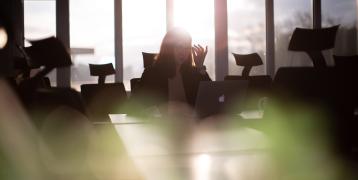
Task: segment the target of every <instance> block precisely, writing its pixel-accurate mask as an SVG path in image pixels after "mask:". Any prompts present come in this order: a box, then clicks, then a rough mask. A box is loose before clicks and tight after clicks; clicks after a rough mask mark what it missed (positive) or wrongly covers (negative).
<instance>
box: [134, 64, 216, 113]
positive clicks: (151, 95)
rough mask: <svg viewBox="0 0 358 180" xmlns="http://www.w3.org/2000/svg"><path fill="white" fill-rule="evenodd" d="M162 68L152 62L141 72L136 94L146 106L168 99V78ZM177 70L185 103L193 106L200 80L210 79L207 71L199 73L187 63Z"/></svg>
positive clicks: (158, 103) (165, 101)
mask: <svg viewBox="0 0 358 180" xmlns="http://www.w3.org/2000/svg"><path fill="white" fill-rule="evenodd" d="M162 69H163V68H159V67H158V66H156V64H153V65H151V66H149V67H147V68H146V69H145V70H144V72H143V74H142V78H141V82H140V85H139V88H138V91H137V93H136V96H137V97H141V98H142V100H143V99H145V100H146V101H145V105H146V106H153V105H160V104H163V103H167V102H168V100H169V87H168V84H169V82H168V81H169V78H168V76H166V75H165V72H163V71H162ZM179 72H180V74H181V76H182V81H183V88H184V92H185V96H186V100H187V103H188V104H189V105H191V106H194V105H195V100H196V95H197V91H198V88H199V83H200V81H211V79H210V77H209V75H208V74H207V73H205V74H201V73H200V71H199V69H198V68H196V67H193V66H191V65H189V64H183V65H182V66H181V67H180V71H179ZM142 105H144V104H142Z"/></svg>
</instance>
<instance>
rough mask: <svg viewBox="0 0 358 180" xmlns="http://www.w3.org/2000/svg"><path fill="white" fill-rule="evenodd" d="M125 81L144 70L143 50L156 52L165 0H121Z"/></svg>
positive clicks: (164, 22)
mask: <svg viewBox="0 0 358 180" xmlns="http://www.w3.org/2000/svg"><path fill="white" fill-rule="evenodd" d="M122 3H123V6H122V7H123V46H124V47H123V51H124V53H123V65H124V84H125V86H126V88H127V89H130V83H129V82H130V79H132V78H139V77H141V75H142V72H143V69H144V68H143V57H142V52H149V53H158V52H159V49H160V43H161V40H162V39H163V37H164V35H165V32H166V0H150V1H148V0H123V1H122Z"/></svg>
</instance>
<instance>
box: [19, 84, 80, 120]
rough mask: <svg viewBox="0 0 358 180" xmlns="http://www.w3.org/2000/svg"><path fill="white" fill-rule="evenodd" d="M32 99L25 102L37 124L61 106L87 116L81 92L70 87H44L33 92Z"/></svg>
mask: <svg viewBox="0 0 358 180" xmlns="http://www.w3.org/2000/svg"><path fill="white" fill-rule="evenodd" d="M31 96H32V97H31V101H27V102H25V106H26V107H27V108H28V109H29V113H30V115H31V116H32V118H33V120H34V121H35V123H36V124H37V125H41V124H42V123H43V120H45V119H46V117H47V116H48V115H49V114H50V113H52V112H53V111H55V110H56V109H58V108H60V107H68V108H71V109H73V110H76V111H77V112H79V113H81V114H83V115H85V116H87V111H86V109H85V106H84V103H83V101H82V98H81V96H80V94H79V93H78V92H77V91H75V90H73V89H69V88H57V87H56V88H42V89H37V90H36V91H34V92H33V93H31Z"/></svg>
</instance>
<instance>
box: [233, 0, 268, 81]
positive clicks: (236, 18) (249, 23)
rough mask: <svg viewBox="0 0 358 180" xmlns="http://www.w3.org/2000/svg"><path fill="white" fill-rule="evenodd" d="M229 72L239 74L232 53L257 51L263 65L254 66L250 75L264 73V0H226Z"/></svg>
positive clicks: (238, 68) (239, 70)
mask: <svg viewBox="0 0 358 180" xmlns="http://www.w3.org/2000/svg"><path fill="white" fill-rule="evenodd" d="M227 5H228V37H229V74H230V75H241V72H242V69H243V68H242V67H239V66H237V65H236V61H235V58H234V56H233V55H232V53H236V54H250V53H258V54H259V55H260V56H261V58H262V60H263V61H264V65H262V66H258V67H254V68H253V69H252V71H251V73H250V74H251V75H263V74H266V66H265V64H266V63H265V51H266V43H265V42H266V36H265V34H266V29H265V28H266V27H265V1H264V0H228V3H227Z"/></svg>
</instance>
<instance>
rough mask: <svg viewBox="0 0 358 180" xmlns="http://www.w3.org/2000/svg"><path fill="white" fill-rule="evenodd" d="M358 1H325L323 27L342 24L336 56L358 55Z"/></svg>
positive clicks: (335, 50) (323, 3) (337, 40)
mask: <svg viewBox="0 0 358 180" xmlns="http://www.w3.org/2000/svg"><path fill="white" fill-rule="evenodd" d="M356 3H357V1H356V0H344V1H342V0H323V1H322V20H323V26H324V27H328V26H332V25H338V24H340V28H339V31H338V34H337V39H336V46H335V49H334V52H333V53H334V54H337V55H342V56H343V55H353V54H356V53H357V45H356V43H357V29H356V22H357V8H356V7H357V6H356Z"/></svg>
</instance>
